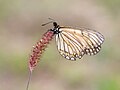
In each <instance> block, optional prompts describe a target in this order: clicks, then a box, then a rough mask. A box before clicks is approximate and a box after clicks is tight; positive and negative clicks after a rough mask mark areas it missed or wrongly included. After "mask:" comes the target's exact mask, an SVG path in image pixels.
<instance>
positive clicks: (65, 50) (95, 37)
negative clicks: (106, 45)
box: [56, 27, 104, 60]
mask: <svg viewBox="0 0 120 90" xmlns="http://www.w3.org/2000/svg"><path fill="white" fill-rule="evenodd" d="M59 31H60V33H58V34H56V43H57V48H58V51H59V52H60V54H61V55H62V56H63V57H65V58H66V59H69V60H76V58H79V59H81V58H82V56H83V55H84V54H87V55H95V54H97V53H98V52H99V51H100V49H101V44H102V43H103V42H104V37H103V35H102V34H100V33H99V32H97V31H94V30H90V29H86V28H81V29H72V28H66V27H61V28H60V29H59Z"/></svg>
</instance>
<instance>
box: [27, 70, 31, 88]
mask: <svg viewBox="0 0 120 90" xmlns="http://www.w3.org/2000/svg"><path fill="white" fill-rule="evenodd" d="M31 76H32V71H29V77H28V82H27V87H26V90H28V89H29V84H30V80H31Z"/></svg>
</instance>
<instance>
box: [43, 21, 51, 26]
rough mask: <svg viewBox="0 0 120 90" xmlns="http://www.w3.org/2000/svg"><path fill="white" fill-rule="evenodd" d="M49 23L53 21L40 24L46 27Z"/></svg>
mask: <svg viewBox="0 0 120 90" xmlns="http://www.w3.org/2000/svg"><path fill="white" fill-rule="evenodd" d="M49 23H53V21H50V22H47V23H44V24H42V26H45V25H47V24H49Z"/></svg>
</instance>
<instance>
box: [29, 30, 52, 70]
mask: <svg viewBox="0 0 120 90" xmlns="http://www.w3.org/2000/svg"><path fill="white" fill-rule="evenodd" d="M53 36H54V32H53V31H50V30H48V31H47V32H46V33H45V34H44V35H43V37H42V39H40V41H38V42H37V43H36V45H34V46H33V50H32V54H31V55H30V58H29V69H30V71H32V70H33V69H34V67H35V66H36V65H37V63H38V62H39V59H40V56H41V55H42V53H43V51H44V50H45V48H46V47H47V45H48V44H49V41H51V40H52V38H53Z"/></svg>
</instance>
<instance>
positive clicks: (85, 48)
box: [26, 19, 105, 90]
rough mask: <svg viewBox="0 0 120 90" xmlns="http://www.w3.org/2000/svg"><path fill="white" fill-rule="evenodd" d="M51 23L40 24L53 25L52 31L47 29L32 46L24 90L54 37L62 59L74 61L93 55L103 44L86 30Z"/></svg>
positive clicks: (90, 31) (100, 35)
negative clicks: (28, 72) (27, 77)
mask: <svg viewBox="0 0 120 90" xmlns="http://www.w3.org/2000/svg"><path fill="white" fill-rule="evenodd" d="M51 20H52V21H50V22H48V23H45V24H42V26H45V25H47V24H49V23H53V29H49V30H48V31H47V32H46V33H45V34H44V35H43V36H42V38H41V39H40V40H39V41H38V42H37V43H36V44H35V46H33V50H32V53H31V55H30V58H29V70H30V74H29V79H28V83H27V87H26V90H28V87H29V82H30V79H31V75H32V71H33V70H34V68H35V67H36V65H37V63H38V62H39V60H40V56H41V55H42V53H43V51H44V50H45V48H46V47H47V45H48V44H49V42H50V41H51V40H52V38H53V36H55V40H56V44H57V49H58V51H59V53H60V55H62V56H63V57H64V58H66V59H68V60H72V61H75V60H76V59H77V58H79V59H81V58H82V57H83V55H95V54H97V53H98V52H99V51H100V49H101V45H102V44H103V42H104V40H105V39H104V36H103V35H102V34H101V33H99V32H97V31H95V30H91V29H88V28H71V27H63V26H60V25H58V24H57V22H55V21H53V19H51Z"/></svg>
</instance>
